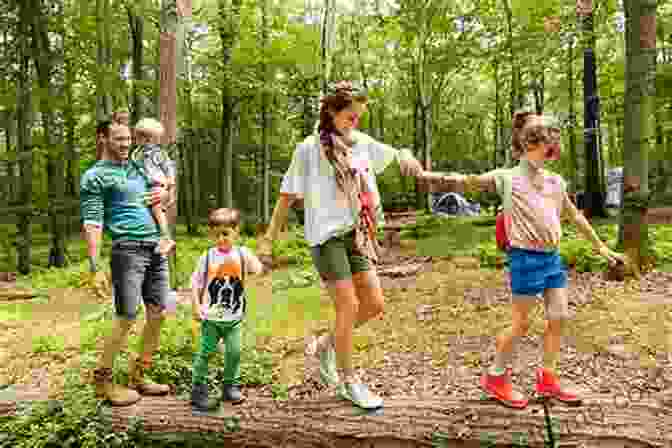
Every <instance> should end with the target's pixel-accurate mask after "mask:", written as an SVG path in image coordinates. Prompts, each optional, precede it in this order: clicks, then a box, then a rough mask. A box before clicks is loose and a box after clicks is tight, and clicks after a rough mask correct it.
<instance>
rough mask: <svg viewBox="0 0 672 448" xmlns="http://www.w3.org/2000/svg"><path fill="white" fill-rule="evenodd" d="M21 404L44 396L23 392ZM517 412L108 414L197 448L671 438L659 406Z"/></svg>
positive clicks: (297, 407) (604, 404)
mask: <svg viewBox="0 0 672 448" xmlns="http://www.w3.org/2000/svg"><path fill="white" fill-rule="evenodd" d="M16 395H17V396H16V398H15V400H16V402H18V401H19V400H20V401H21V403H22V407H24V406H25V404H28V402H29V400H31V399H32V400H33V401H35V400H39V399H40V398H39V397H38V398H36V397H34V396H30V395H29V394H27V393H25V392H24V393H20V392H17V393H16ZM16 402H7V401H5V402H3V403H0V416H9V415H14V414H15V413H16V412H17V408H18V406H17V405H16ZM530 408H534V410H533V411H532V412H528V411H512V410H511V409H508V408H505V407H504V406H501V405H497V404H493V403H492V402H487V401H482V400H464V401H460V400H432V399H422V400H418V399H410V398H409V399H407V400H403V399H388V400H386V401H385V407H384V408H383V409H381V410H379V411H373V412H372V411H368V412H367V411H364V410H361V409H358V408H355V407H353V406H352V405H351V404H349V403H345V402H343V400H340V399H336V398H333V399H332V398H327V399H323V400H310V401H306V400H300V401H299V400H295V401H283V402H278V401H274V400H269V399H260V400H254V402H248V403H243V404H241V405H238V406H235V407H231V406H225V407H223V408H222V410H221V411H220V412H218V413H212V414H210V415H207V416H206V415H202V414H201V415H199V414H195V413H194V412H193V411H192V409H191V407H190V405H189V402H188V401H183V400H178V399H176V398H174V397H149V396H147V397H143V399H142V400H141V401H140V402H138V404H136V405H133V406H128V407H116V408H114V407H113V408H109V409H108V411H106V412H105V416H106V418H107V419H108V422H109V424H110V425H111V427H112V428H113V429H114V430H115V431H118V432H122V431H126V430H128V429H129V428H131V427H132V426H133V424H134V420H138V422H137V423H141V424H142V429H143V434H144V435H145V436H147V437H150V438H151V440H153V441H154V442H156V443H157V444H158V443H160V442H161V441H171V442H173V443H176V442H177V443H179V442H181V443H186V444H189V446H192V444H193V446H222V447H223V446H226V447H231V448H235V447H240V448H242V447H247V448H261V447H267V448H270V447H273V448H289V447H292V448H318V447H319V448H323V447H334V448H365V447H366V448H369V447H375V448H401V447H404V448H411V447H413V448H415V447H417V448H420V447H428V446H434V447H442V448H444V447H445V448H453V447H473V448H477V447H484V446H488V447H492V448H496V447H501V448H503V447H510V446H525V447H529V448H542V447H546V446H549V442H550V441H549V437H548V433H549V432H551V434H552V435H553V439H554V441H555V442H556V443H558V442H559V445H560V446H565V445H567V446H582V447H586V448H598V447H599V448H626V447H629V448H645V447H659V448H664V447H667V446H669V444H670V442H672V438H670V434H669V432H668V431H665V430H664V428H670V427H672V417H670V415H669V412H665V411H664V410H663V409H662V408H661V407H660V405H659V404H658V403H657V402H655V401H654V400H642V401H640V402H637V403H636V404H635V403H633V404H631V405H627V406H622V407H620V408H619V407H617V406H616V405H615V404H614V400H613V396H605V395H593V396H590V397H587V398H586V401H585V404H584V405H583V406H581V407H578V408H570V407H566V406H552V407H550V411H549V412H550V414H551V415H552V417H550V425H547V424H546V421H545V416H544V410H543V408H542V406H541V405H539V404H536V403H535V404H532V403H531V405H530Z"/></svg>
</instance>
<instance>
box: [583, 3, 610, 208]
mask: <svg viewBox="0 0 672 448" xmlns="http://www.w3.org/2000/svg"><path fill="white" fill-rule="evenodd" d="M593 9H594V5H593V1H592V0H577V6H576V11H577V16H578V19H579V22H580V23H581V35H582V39H583V103H584V114H583V128H584V137H583V138H584V143H585V157H586V172H585V175H586V177H585V214H586V217H588V218H590V217H593V216H599V217H606V216H607V212H606V209H605V192H604V185H603V183H602V179H603V176H602V174H601V170H602V167H601V166H600V159H601V158H600V155H599V151H600V148H599V145H598V142H599V132H600V101H599V100H600V98H599V92H598V90H597V70H596V63H595V41H596V39H595V27H594V24H593Z"/></svg>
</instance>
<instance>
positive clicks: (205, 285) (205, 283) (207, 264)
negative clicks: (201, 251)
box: [201, 249, 210, 303]
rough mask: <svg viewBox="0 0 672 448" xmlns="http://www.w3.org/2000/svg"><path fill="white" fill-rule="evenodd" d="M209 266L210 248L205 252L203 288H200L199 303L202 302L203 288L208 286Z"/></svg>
mask: <svg viewBox="0 0 672 448" xmlns="http://www.w3.org/2000/svg"><path fill="white" fill-rule="evenodd" d="M209 267H210V249H208V251H207V252H206V253H205V269H204V270H203V271H204V273H203V289H202V290H201V303H202V302H203V295H204V294H205V288H207V287H208V268H209Z"/></svg>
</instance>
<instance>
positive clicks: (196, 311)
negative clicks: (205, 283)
mask: <svg viewBox="0 0 672 448" xmlns="http://www.w3.org/2000/svg"><path fill="white" fill-rule="evenodd" d="M191 316H192V318H193V319H194V320H195V321H196V322H200V321H202V320H203V316H201V307H200V306H198V304H196V303H194V304H192V305H191Z"/></svg>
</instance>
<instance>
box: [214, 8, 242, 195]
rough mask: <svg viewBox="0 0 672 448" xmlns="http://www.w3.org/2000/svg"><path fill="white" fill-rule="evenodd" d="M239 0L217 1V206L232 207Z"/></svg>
mask: <svg viewBox="0 0 672 448" xmlns="http://www.w3.org/2000/svg"><path fill="white" fill-rule="evenodd" d="M240 4H241V0H219V15H220V17H219V20H220V25H219V37H220V40H221V44H222V66H223V71H224V73H223V84H222V124H221V139H220V148H219V154H220V160H219V162H220V166H219V168H220V175H219V176H218V182H219V183H218V189H217V202H218V205H219V206H220V207H233V139H234V132H233V131H234V122H235V113H236V110H235V109H236V101H237V100H236V99H235V98H234V97H233V92H234V90H233V86H232V85H231V84H232V82H233V74H232V73H231V72H232V66H231V65H232V55H233V47H234V45H235V44H236V41H237V39H238V34H239V32H240V29H239V28H240Z"/></svg>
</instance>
